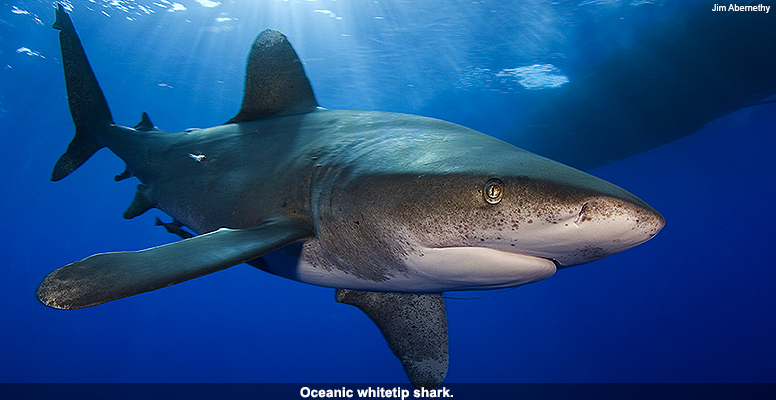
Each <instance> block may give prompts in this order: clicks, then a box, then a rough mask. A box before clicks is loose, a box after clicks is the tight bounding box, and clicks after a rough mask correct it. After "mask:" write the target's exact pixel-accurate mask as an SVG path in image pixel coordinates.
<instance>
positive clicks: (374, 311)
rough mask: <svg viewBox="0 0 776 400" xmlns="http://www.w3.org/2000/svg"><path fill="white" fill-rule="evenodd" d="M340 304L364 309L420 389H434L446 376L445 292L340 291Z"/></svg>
mask: <svg viewBox="0 0 776 400" xmlns="http://www.w3.org/2000/svg"><path fill="white" fill-rule="evenodd" d="M337 302H339V303H344V304H350V305H352V306H356V307H358V308H360V309H361V311H363V312H364V313H365V314H366V315H368V316H369V318H371V319H372V321H374V323H375V324H376V325H377V327H378V328H380V331H381V332H382V333H383V336H384V337H385V340H386V341H387V342H388V347H390V348H391V350H392V351H393V354H394V355H396V357H397V358H398V359H399V361H401V363H402V366H403V367H404V372H405V373H406V374H407V377H408V378H409V379H410V382H412V384H413V385H414V386H415V387H417V388H421V387H423V388H426V389H433V388H436V387H437V386H439V385H440V384H441V383H442V381H443V380H444V379H445V376H446V375H447V364H448V360H449V353H448V341H447V313H446V311H445V300H444V297H443V296H442V293H386V292H361V291H356V290H347V289H338V290H337Z"/></svg>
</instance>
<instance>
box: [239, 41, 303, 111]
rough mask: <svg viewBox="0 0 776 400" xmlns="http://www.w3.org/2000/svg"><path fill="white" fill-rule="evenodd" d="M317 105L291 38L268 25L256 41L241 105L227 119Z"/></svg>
mask: <svg viewBox="0 0 776 400" xmlns="http://www.w3.org/2000/svg"><path fill="white" fill-rule="evenodd" d="M316 107H318V102H317V101H316V100H315V95H314V94H313V89H312V87H311V86H310V81H309V80H307V76H306V75H305V73H304V68H303V67H302V62H301V61H299V56H297V54H296V52H295V51H294V49H293V48H292V47H291V44H290V43H288V39H286V36H285V35H283V34H282V33H280V32H278V31H275V30H271V29H267V30H265V31H264V32H262V33H261V34H260V35H259V36H258V37H257V38H256V40H255V41H254V42H253V48H252V49H251V54H250V56H249V57H248V67H247V69H246V74H245V95H244V97H243V104H242V109H241V110H240V112H239V113H238V114H237V115H236V116H235V117H234V118H232V119H230V120H229V121H228V122H227V123H228V124H231V123H236V122H245V121H255V120H257V119H261V118H266V117H269V116H280V115H294V114H304V113H308V112H312V111H314V110H315V108H316Z"/></svg>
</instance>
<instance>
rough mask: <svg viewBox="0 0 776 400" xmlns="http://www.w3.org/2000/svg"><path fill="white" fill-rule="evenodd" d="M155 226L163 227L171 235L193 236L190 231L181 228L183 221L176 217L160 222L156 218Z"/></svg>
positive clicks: (182, 237)
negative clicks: (169, 220) (170, 220)
mask: <svg viewBox="0 0 776 400" xmlns="http://www.w3.org/2000/svg"><path fill="white" fill-rule="evenodd" d="M156 226H162V227H164V229H165V230H167V232H170V233H172V234H173V235H176V236H178V237H180V238H181V239H188V238H190V237H194V235H192V234H191V233H189V232H187V231H185V230H183V222H180V221H178V220H177V219H173V220H172V222H162V221H161V220H160V219H159V218H157V219H156Z"/></svg>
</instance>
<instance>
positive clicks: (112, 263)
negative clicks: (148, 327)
mask: <svg viewBox="0 0 776 400" xmlns="http://www.w3.org/2000/svg"><path fill="white" fill-rule="evenodd" d="M309 235H310V228H309V227H307V226H306V225H305V224H303V223H301V222H298V221H294V220H287V219H282V220H273V221H268V222H265V223H263V224H261V225H258V226H256V227H254V228H250V229H227V228H222V229H219V230H217V231H215V232H211V233H208V234H204V235H200V236H196V237H193V238H191V239H186V240H181V241H179V242H175V243H170V244H167V245H164V246H159V247H153V248H150V249H146V250H140V251H128V252H118V253H102V254H96V255H93V256H91V257H88V258H85V259H83V260H81V261H76V262H74V263H71V264H68V265H66V266H64V267H62V268H59V269H57V270H55V271H53V272H51V273H50V274H48V276H46V278H45V279H43V282H42V283H41V284H40V286H39V287H38V292H37V295H38V299H40V301H41V302H42V303H43V304H45V305H47V306H50V307H54V308H61V309H75V308H84V307H90V306H96V305H98V304H102V303H105V302H108V301H112V300H117V299H120V298H123V297H127V296H132V295H136V294H140V293H144V292H150V291H152V290H156V289H160V288H163V287H167V286H170V285H174V284H176V283H180V282H183V281H187V280H189V279H194V278H197V277H200V276H202V275H206V274H210V273H213V272H217V271H220V270H223V269H226V268H229V267H231V266H234V265H237V264H241V263H244V262H246V261H250V260H253V259H255V258H257V257H261V256H263V255H264V254H266V253H269V252H270V251H273V250H276V249H279V248H281V247H283V246H285V245H287V244H290V243H293V242H295V241H297V240H300V239H303V238H305V237H307V236H309Z"/></svg>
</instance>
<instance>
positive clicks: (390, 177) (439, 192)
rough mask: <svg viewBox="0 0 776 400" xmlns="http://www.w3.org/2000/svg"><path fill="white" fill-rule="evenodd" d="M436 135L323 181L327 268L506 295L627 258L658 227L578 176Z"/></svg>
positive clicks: (533, 158) (615, 191)
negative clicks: (578, 268)
mask: <svg viewBox="0 0 776 400" xmlns="http://www.w3.org/2000/svg"><path fill="white" fill-rule="evenodd" d="M480 135H481V134H480ZM442 136H443V137H444V139H439V141H437V139H436V138H431V137H428V136H427V137H424V138H423V139H419V140H424V141H426V142H427V143H425V146H424V147H422V148H424V149H425V151H424V152H423V153H422V154H415V155H408V154H401V151H399V149H397V148H396V147H392V146H391V145H390V143H388V144H386V142H385V141H384V142H383V143H381V146H383V147H386V148H388V149H389V150H388V151H386V152H383V153H382V154H381V155H380V158H379V160H377V159H373V160H372V161H371V162H370V163H368V164H365V165H364V167H363V168H362V169H360V170H359V169H358V168H350V169H347V170H341V171H338V172H336V173H331V174H330V178H332V179H331V180H328V182H329V183H330V185H329V186H327V187H329V188H330V190H326V192H327V193H326V196H325V197H326V199H327V200H326V203H325V204H323V206H319V207H317V211H318V213H317V217H318V220H319V221H320V220H325V221H326V223H319V224H317V229H318V238H319V241H320V245H321V247H322V250H323V251H325V253H326V258H328V259H329V260H335V261H334V264H337V267H338V268H340V269H342V270H344V271H346V272H347V273H349V274H356V275H358V274H361V277H362V278H364V279H367V280H374V281H377V282H389V283H390V282H397V287H399V286H400V289H401V290H407V289H404V288H405V287H407V286H410V287H411V289H413V290H425V291H433V290H464V289H486V288H497V287H509V286H516V285H520V284H524V283H529V282H534V281H537V280H540V279H544V278H546V277H548V276H550V275H552V273H554V272H555V270H556V269H558V268H566V267H571V266H574V265H580V264H585V263H589V262H592V261H596V260H599V259H602V258H604V257H607V256H610V255H613V254H615V253H619V252H621V251H623V250H626V249H629V248H631V247H633V246H636V245H638V244H640V243H643V242H645V241H647V240H649V239H650V238H652V237H653V236H655V234H657V232H658V231H660V229H661V228H662V227H663V225H664V223H665V221H664V219H663V217H662V216H661V215H660V214H659V213H658V212H657V211H655V210H654V209H653V208H652V207H650V206H649V205H647V204H646V203H644V202H643V201H641V200H640V199H638V198H637V197H636V196H634V195H632V194H630V193H629V192H627V191H625V190H624V189H621V188H619V187H618V186H616V185H613V184H611V183H608V182H606V181H603V180H601V179H598V178H596V177H593V176H592V175H589V174H587V173H584V172H581V171H579V170H576V169H573V168H571V167H567V166H565V165H562V164H560V163H557V162H554V161H551V160H548V159H546V158H543V157H540V156H537V155H535V154H532V153H530V152H527V151H523V150H521V149H518V148H516V147H514V146H511V145H508V144H506V143H503V142H500V141H498V140H495V139H492V138H488V137H486V136H485V135H481V136H475V137H474V139H476V140H475V141H471V138H470V137H469V136H467V135H463V134H462V135H460V136H456V135H454V134H451V133H450V132H445V133H444V134H443V135H442ZM388 142H390V141H388ZM453 144H454V145H453ZM367 158H371V157H367ZM386 159H389V160H388V161H386ZM351 165H352V163H351ZM383 165H393V166H394V167H393V168H392V169H391V170H390V171H389V170H388V169H385V168H383ZM396 165H402V168H401V171H397V169H399V168H396ZM335 175H336V179H334V178H333V177H334V176H335ZM376 254H378V255H379V256H378V257H379V258H377V259H375V255H376ZM366 255H368V256H366ZM367 257H368V259H367ZM364 271H366V272H364ZM409 281H413V282H416V283H417V287H413V284H411V283H408V282H409ZM399 282H400V283H401V284H400V285H399ZM388 286H390V285H388ZM389 288H390V287H389ZM374 289H385V288H384V287H375V288H374Z"/></svg>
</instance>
